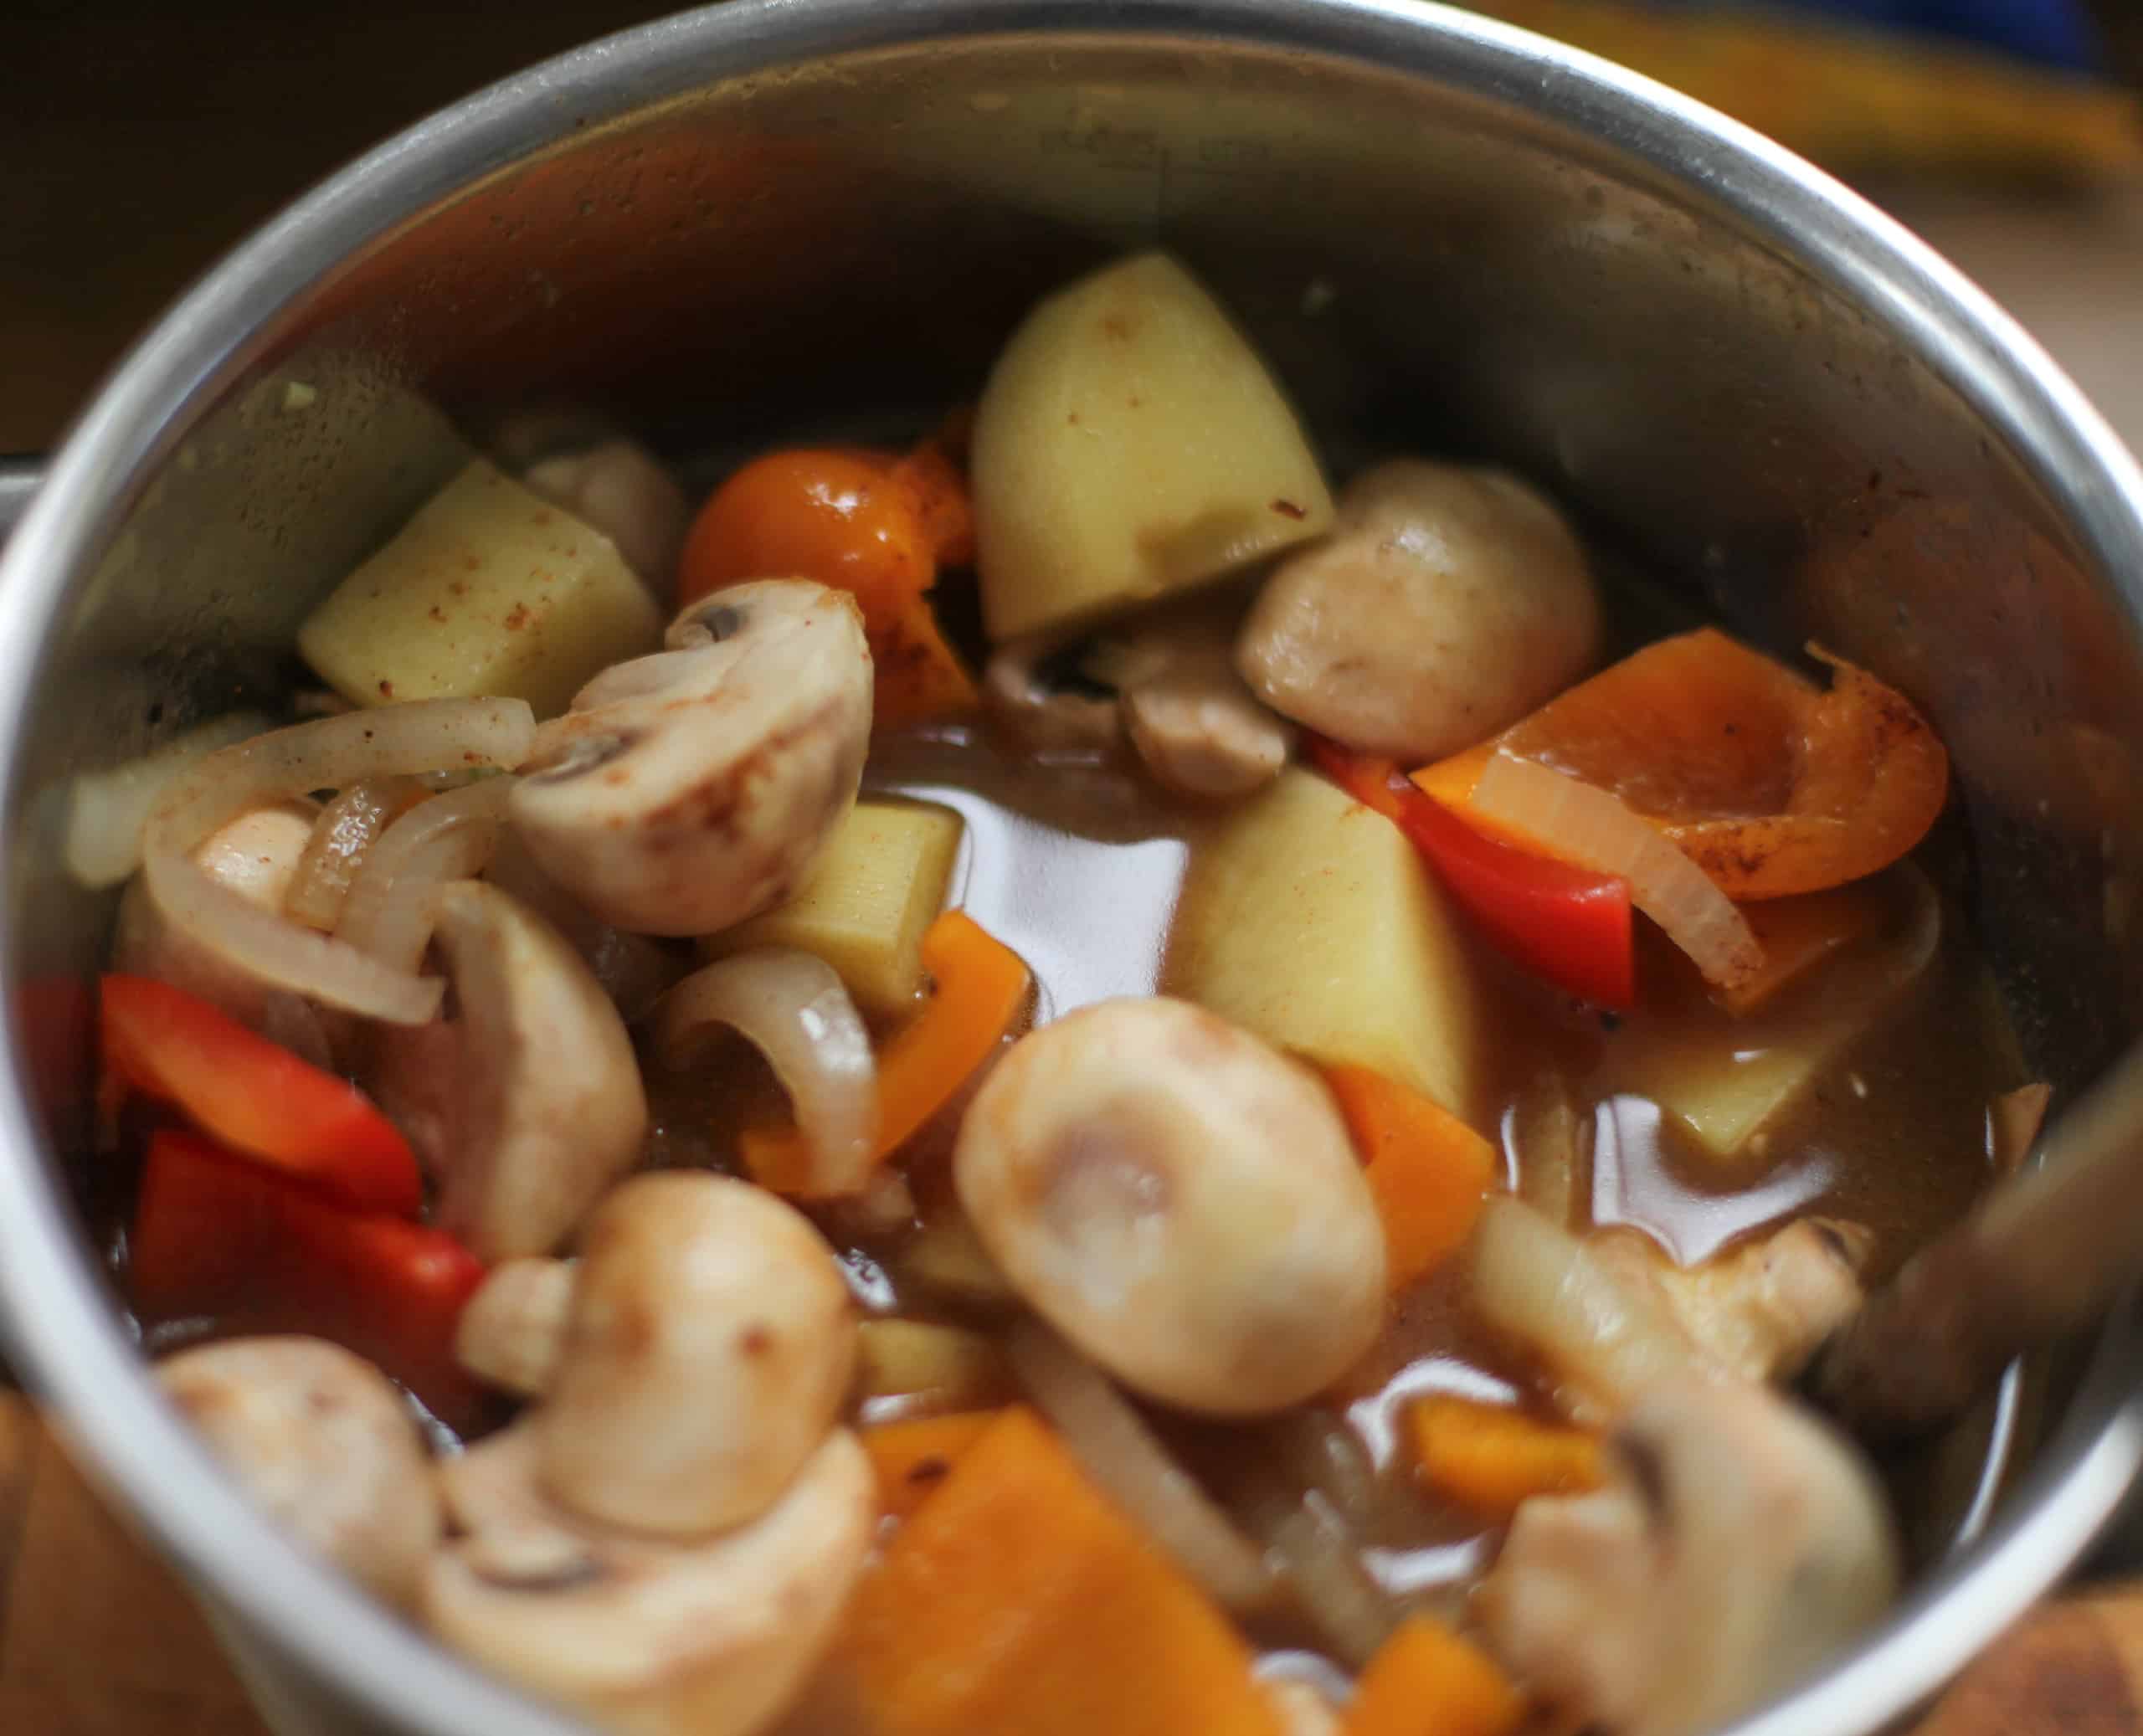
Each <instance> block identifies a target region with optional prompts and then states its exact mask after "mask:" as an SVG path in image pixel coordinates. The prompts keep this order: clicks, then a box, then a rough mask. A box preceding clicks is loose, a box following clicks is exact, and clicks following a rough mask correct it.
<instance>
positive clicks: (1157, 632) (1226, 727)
mask: <svg viewBox="0 0 2143 1736" xmlns="http://www.w3.org/2000/svg"><path fill="white" fill-rule="evenodd" d="M1239 613H1240V608H1239V605H1226V604H1224V605H1222V606H1221V607H1218V608H1215V607H1214V606H1212V605H1210V604H1201V605H1200V606H1199V607H1198V608H1196V609H1190V610H1185V609H1174V610H1170V611H1169V612H1167V613H1166V614H1164V615H1162V616H1160V617H1159V618H1158V619H1155V620H1154V622H1153V623H1152V624H1149V626H1147V627H1146V628H1144V629H1142V630H1140V631H1138V632H1137V633H1135V634H1133V636H1132V639H1131V641H1130V644H1129V646H1128V652H1127V655H1126V656H1125V657H1124V659H1123V676H1122V679H1121V680H1119V681H1118V683H1117V688H1118V693H1119V694H1120V696H1121V701H1120V703H1121V706H1122V710H1123V727H1124V732H1125V733H1126V734H1127V735H1128V736H1129V737H1130V738H1131V745H1132V746H1133V747H1135V748H1137V749H1138V757H1139V758H1140V759H1142V760H1143V761H1144V762H1145V763H1146V769H1147V770H1148V771H1149V772H1150V773H1152V774H1153V776H1154V781H1155V782H1156V783H1159V784H1160V785H1161V786H1162V788H1164V789H1169V790H1173V791H1174V793H1175V794H1178V795H1182V796H1190V797H1191V798H1193V799H1200V800H1215V799H1233V798H1236V797H1241V796H1246V795H1248V794H1251V792H1252V791H1253V790H1257V789H1259V788H1262V787H1263V786H1264V785H1266V784H1267V783H1271V782H1272V780H1273V779H1274V778H1277V777H1278V776H1279V775H1280V768H1281V767H1282V766H1284V765H1285V764H1287V754H1288V751H1289V750H1290V749H1291V748H1292V747H1293V745H1294V740H1295V731H1294V727H1293V726H1292V724H1289V723H1288V722H1286V721H1285V720H1284V719H1282V718H1281V717H1280V716H1277V715H1276V714H1275V713H1273V712H1272V711H1267V709H1266V708H1265V707H1264V706H1262V705H1261V704H1259V703H1258V701H1257V696H1255V695H1254V694H1252V693H1251V691H1250V689H1249V687H1248V686H1246V685H1245V683H1244V681H1243V678H1242V677H1241V675H1239V674H1237V673H1236V667H1235V661H1234V640H1235V637H1236V622H1237V619H1238V616H1239Z"/></svg>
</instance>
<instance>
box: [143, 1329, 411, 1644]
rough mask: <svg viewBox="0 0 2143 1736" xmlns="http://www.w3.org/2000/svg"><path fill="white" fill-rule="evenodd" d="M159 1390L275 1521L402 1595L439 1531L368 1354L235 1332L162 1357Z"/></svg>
mask: <svg viewBox="0 0 2143 1736" xmlns="http://www.w3.org/2000/svg"><path fill="white" fill-rule="evenodd" d="M157 1379H158V1381H159V1382H161V1383H162V1386H163V1389H164V1391H165V1393H166V1394H167V1395H168V1396H169V1397H170V1399H171V1400H172V1403H173V1404H174V1405H177V1407H178V1408H179V1409H180V1410H182V1411H183V1412H184V1413H185V1415H186V1417H187V1420H188V1421H189V1422H191V1423H192V1424H193V1426H194V1427H195V1428H196V1429H198V1430H199V1431H200V1432H201V1435H202V1436H203V1439H205V1440H206V1441H207V1442H208V1446H209V1448H210V1450H211V1451H213V1452H214V1453H215V1455H216V1456H217V1457H218V1458H219V1459H221V1460H222V1461H224V1464H225V1465H226V1466H228V1467H229V1469H230V1471H231V1472H232V1474H233V1475H234V1476H235V1477H237V1478H238V1480H239V1482H241V1483H242V1484H244V1487H245V1488H246V1491H247V1492H248V1493H249V1494H250V1495H251V1496H252V1497H253V1498H254V1500H255V1501H256V1502H258V1503H259V1504H260V1507H262V1509H263V1510H264V1511H265V1513H267V1514H268V1516H269V1518H271V1519H273V1520H274V1521H275V1523H277V1524H278V1525H280V1526H281V1527H282V1528H284V1529H285V1530H286V1531H288V1532H290V1534H291V1535H292V1536H294V1537H295V1538H297V1540H298V1541H299V1542H300V1543H303V1544H305V1545H306V1548H308V1549H311V1550H313V1551H315V1552H316V1554H320V1555H322V1556H324V1557H326V1559H328V1560H330V1561H331V1562H333V1563H334V1564H336V1565H337V1566H338V1567H340V1568H341V1569H342V1570H343V1571H344V1572H345V1573H347V1574H349V1575H350V1576H351V1577H352V1579H356V1580H357V1581H358V1582H359V1583H360V1584H362V1585H363V1586H365V1588H366V1589H367V1590H370V1591H371V1592H373V1594H374V1595H377V1596H378V1597H382V1598H384V1599H386V1600H388V1602H390V1603H393V1604H396V1605H406V1604H408V1603H409V1602H410V1601H412V1600H413V1599H414V1596H415V1595H416V1590H417V1585H418V1581H419V1576H420V1575H421V1574H422V1573H423V1571H424V1561H425V1558H426V1557H427V1556H428V1555H429V1553H430V1551H431V1549H432V1547H433V1545H434V1543H436V1542H437V1541H438V1538H439V1497H438V1496H437V1494H436V1493H435V1492H434V1490H433V1487H432V1481H431V1474H430V1467H429V1464H428V1463H427V1461H426V1455H425V1452H424V1442H423V1441H422V1439H421V1438H420V1437H419V1435H418V1433H417V1427H416V1424H415V1422H414V1420H413V1419H412V1418H411V1416H410V1415H409V1405H407V1404H406V1403H405V1402H404V1401H403V1398H402V1395H401V1394H399V1393H398V1392H396V1391H395V1389H394V1388H393V1386H392V1385H391V1384H389V1383H388V1379H387V1378H386V1376H384V1375H383V1374H381V1373H380V1372H379V1371H378V1369H375V1368H373V1366H372V1364H370V1363H367V1362H365V1361H362V1360H361V1359H360V1358H357V1357H355V1356H352V1354H351V1353H349V1352H348V1351H347V1350H344V1349H342V1348H340V1347H339V1346H337V1345H334V1344H330V1343H326V1342H324V1341H323V1340H321V1339H319V1338H233V1339H229V1340H227V1341H225V1342H224V1343H215V1344H204V1345H202V1346H200V1347H198V1348H195V1349H192V1350H182V1351H181V1352H179V1353H178V1354H177V1355H176V1356H172V1357H169V1358H166V1359H165V1360H164V1361H163V1362H162V1364H158V1366H157Z"/></svg>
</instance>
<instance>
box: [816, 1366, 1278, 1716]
mask: <svg viewBox="0 0 2143 1736" xmlns="http://www.w3.org/2000/svg"><path fill="white" fill-rule="evenodd" d="M824 1673H825V1676H826V1677H829V1678H830V1684H831V1685H832V1687H833V1689H834V1692H836V1693H837V1694H845V1695H846V1696H847V1697H849V1698H850V1700H851V1707H852V1711H853V1714H854V1715H853V1717H852V1718H851V1719H850V1721H849V1722H848V1723H844V1724H843V1725H842V1726H841V1728H856V1729H858V1730H868V1731H871V1732H872V1733H873V1736H1101V1733H1103V1732H1106V1733H1107V1736H1187V1733H1190V1732H1196V1733H1197V1736H1281V1733H1280V1726H1279V1719H1278V1717H1277V1714H1276V1713H1275V1712H1274V1711H1273V1710H1272V1707H1271V1706H1270V1705H1269V1704H1268V1703H1267V1701H1266V1699H1265V1697H1264V1696H1263V1695H1262V1693H1261V1692H1260V1691H1259V1689H1258V1687H1257V1682H1255V1680H1253V1679H1252V1677H1251V1655H1250V1648H1249V1647H1248V1646H1246V1644H1245V1643H1244V1641H1243V1640H1242V1638H1241V1636H1240V1635H1238V1634H1237V1633H1236V1630H1235V1628H1234V1627H1233V1626H1231V1624H1230V1622H1229V1621H1228V1620H1227V1618H1226V1616H1225V1615H1222V1614H1221V1612H1220V1611H1219V1610H1217V1609H1215V1607H1214V1606H1213V1605H1212V1604H1211V1603H1210V1602H1209V1601H1208V1600H1207V1599H1206V1597H1205V1594H1204V1593H1203V1592H1201V1591H1200V1590H1199V1589H1198V1588H1197V1587H1196V1586H1195V1584H1192V1583H1191V1581H1190V1579H1189V1578H1188V1577H1187V1576H1186V1575H1185V1574H1184V1572H1183V1571H1182V1569H1179V1568H1178V1567H1177V1566H1176V1565H1175V1564H1174V1562H1173V1561H1171V1560H1170V1559H1169V1558H1168V1557H1167V1556H1165V1555H1164V1554H1162V1553H1161V1551H1160V1550H1159V1549H1158V1548H1157V1547H1156V1546H1155V1545H1154V1543H1152V1542H1151V1541H1150V1540H1149V1538H1147V1537H1146V1536H1145V1535H1144V1534H1143V1533H1141V1532H1140V1531H1139V1530H1138V1528H1136V1527H1134V1526H1133V1524H1132V1523H1131V1522H1130V1521H1129V1520H1128V1519H1126V1518H1124V1517H1123V1515H1122V1514H1121V1513H1118V1511H1117V1510H1116V1509H1115V1507H1112V1506H1111V1505H1110V1504H1109V1502H1107V1500H1106V1499H1105V1498H1104V1497H1102V1495H1101V1493H1100V1492H1098V1491H1097V1489H1096V1488H1095V1487H1094V1486H1093V1484H1092V1482H1089V1481H1088V1480H1087V1476H1086V1473H1085V1472H1084V1471H1082V1470H1081V1469H1080V1468H1079V1466H1078V1465H1077V1463H1076V1462H1075V1461H1073V1459H1072V1456H1071V1454H1070V1453H1069V1452H1067V1451H1066V1450H1065V1448H1064V1447H1063V1446H1062V1445H1061V1443H1060V1442H1059V1441H1057V1439H1056V1436H1053V1435H1052V1434H1051V1433H1050V1431H1049V1430H1047V1429H1046V1427H1044V1426H1043V1425H1042V1424H1041V1422H1040V1421H1039V1420H1036V1416H1035V1415H1034V1413H1033V1412H1032V1411H1030V1410H1027V1409H1025V1407H1024V1406H1015V1408H1014V1409H1012V1410H1008V1411H1006V1412H1005V1414H1004V1415H1002V1416H1000V1418H999V1419H998V1420H997V1421H995V1422H994V1423H993V1424H992V1425H990V1427H989V1429H988V1430H986V1431H985V1432H984V1434H983V1436H981V1438H980V1439H979V1440H978V1441H975V1442H974V1444H973V1445H972V1446H970V1447H969V1449H968V1450H967V1451H966V1452H965V1453H964V1455H963V1456H961V1458H960V1460H959V1461H958V1463H957V1464H956V1465H955V1466H953V1471H952V1474H951V1475H950V1476H949V1477H947V1478H946V1479H945V1481H944V1482H943V1485H942V1486H941V1487H939V1488H938V1491H937V1492H936V1493H935V1494H933V1495H932V1496H931V1497H930V1498H929V1499H928V1501H926V1502H923V1503H922V1506H921V1507H919V1508H918V1509H917V1512H916V1513H915V1516H914V1517H913V1518H911V1519H910V1520H909V1521H908V1522H907V1523H906V1524H905V1525H903V1526H902V1527H901V1528H900V1529H899V1530H898V1531H897V1532H896V1533H894V1535H893V1538H892V1542H890V1543H887V1544H886V1548H885V1553H884V1554H883V1555H882V1556H881V1559H880V1560H879V1562H878V1564H877V1566H876V1568H875V1569H872V1570H871V1571H869V1572H867V1573H866V1575H865V1577H864V1579H863V1582H862V1584H860V1585H859V1586H858V1587H857V1588H856V1596H855V1599H854V1600H853V1601H852V1602H851V1605H850V1606H849V1611H848V1616H847V1620H846V1623H845V1628H844V1630H843V1631H842V1633H841V1635H840V1637H839V1638H838V1639H837V1640H836V1641H835V1644H834V1646H833V1648H832V1651H831V1653H830V1656H828V1658H827V1659H826V1661H825V1666H824Z"/></svg>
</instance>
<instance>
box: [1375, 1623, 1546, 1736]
mask: <svg viewBox="0 0 2143 1736" xmlns="http://www.w3.org/2000/svg"><path fill="white" fill-rule="evenodd" d="M1524 1717H1525V1702H1524V1699H1523V1698H1522V1697H1520V1696H1519V1692H1518V1690H1517V1689H1516V1688H1515V1687H1513V1686H1512V1685H1511V1682H1510V1678H1509V1677H1507V1676H1505V1675H1504V1674H1503V1672H1502V1670H1500V1669H1499V1668H1498V1667H1497V1666H1496V1664H1495V1662H1494V1661H1493V1659H1491V1658H1490V1657H1489V1656H1488V1654H1487V1653H1486V1652H1484V1651H1481V1650H1480V1649H1479V1648H1478V1647H1477V1646H1472V1645H1471V1644H1469V1643H1468V1642H1467V1641H1464V1640H1462V1639H1461V1638H1460V1637H1459V1636H1457V1634H1455V1633H1453V1632H1452V1631H1451V1630H1450V1629H1449V1628H1447V1627H1446V1626H1444V1625H1443V1624H1442V1622H1440V1621H1437V1620H1434V1619H1433V1618H1431V1617H1430V1616H1427V1615H1409V1616H1408V1617H1407V1618H1406V1620H1404V1621H1402V1622H1400V1624H1399V1626H1398V1627H1397V1628H1396V1629H1395V1631H1393V1633H1392V1636H1391V1637H1390V1639H1388V1640H1386V1641H1385V1642H1384V1644H1383V1645H1382V1646H1380V1647H1379V1648H1378V1651H1377V1654H1376V1656H1375V1657H1373V1658H1371V1659H1370V1662H1369V1667H1368V1668H1366V1669H1365V1670H1364V1671H1363V1672H1362V1677H1361V1680H1360V1681H1359V1682H1357V1683H1355V1685H1354V1704H1353V1705H1351V1706H1349V1708H1347V1721H1346V1723H1344V1725H1343V1726H1342V1727H1341V1728H1342V1730H1343V1732H1344V1736H1508V1733H1509V1732H1511V1731H1513V1730H1514V1729H1516V1728H1518V1726H1519V1723H1520V1722H1521V1721H1523V1719H1524Z"/></svg>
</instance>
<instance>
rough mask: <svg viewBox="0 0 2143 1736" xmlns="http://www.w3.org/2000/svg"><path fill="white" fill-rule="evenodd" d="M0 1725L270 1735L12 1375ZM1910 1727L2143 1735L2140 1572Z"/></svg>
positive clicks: (1, 1537) (2000, 1659) (2058, 1621)
mask: <svg viewBox="0 0 2143 1736" xmlns="http://www.w3.org/2000/svg"><path fill="white" fill-rule="evenodd" d="M0 1732H4V1733H5V1736H268V1732H267V1729H266V1727H265V1725H263V1724H262V1723H261V1722H260V1719H259V1718H258V1717H256V1716H255V1715H254V1712H253V1709H252V1708H251V1707H250V1706H249V1705H248V1704H247V1703H246V1699H245V1696H244V1692H242V1691H241V1690H240V1688H239V1685H238V1682H237V1681H236V1680H235V1679H234V1677H233V1676H232V1675H231V1672H230V1670H229V1667H228V1666H227V1665H226V1664H225V1663H224V1661H223V1656H222V1654H221V1653H220V1652H219V1651H218V1650H217V1648H216V1643H215V1641H214V1640H213V1638H212V1637H211V1636H210V1635H209V1633H208V1628H207V1626H206V1625H205V1624H204V1623H203V1621H202V1620H201V1617H200V1615H198V1613H197V1612H196V1610H194V1608H193V1605H192V1604H191V1603H190V1602H189V1601H188V1599H187V1596H186V1594H185V1593H184V1592H183V1591H182V1590H180V1588H179V1585H178V1583H177V1580H176V1579H173V1578H172V1575H171V1574H170V1573H169V1572H168V1571H167V1570H166V1569H164V1568H163V1566H162V1564H160V1563H158V1562H157V1560H156V1559H155V1558H154V1557H153V1556H152V1555H151V1554H149V1553H148V1552H147V1551H146V1549H143V1548H142V1547H141V1544H140V1543H137V1542H136V1540H135V1539H134V1538H133V1537H132V1536H131V1534H130V1533H128V1532H127V1531H126V1530H125V1529H124V1528H122V1527H121V1525H120V1524H119V1523H117V1522H116V1521H115V1520H114V1519H113V1518H111V1516H110V1514H109V1513H106V1512H105V1509H104V1507H103V1506H102V1505H101V1504H100V1502H98V1500H97V1499H96V1497H95V1496H94V1495H92V1494H91V1493H90V1491H89V1489H88V1487H86V1486H85V1484H84V1482H83V1481H82V1479H81V1477H80V1475H79V1474H77V1472H76V1471H75V1468H74V1467H73V1466H71V1465H70V1464H69V1462H68V1461H67V1458H66V1456H65V1455H64V1454H63V1453H62V1452H61V1451H59V1447H58V1446H57V1445H55V1444H54V1441H53V1439H52V1436H50V1435H49V1433H48V1432H47V1431H46V1430H45V1429H44V1425H42V1424H41V1423H40V1422H39V1420H38V1418H37V1416H36V1414H35V1413H34V1412H33V1410H31V1408H30V1406H29V1405H28V1403H26V1402H25V1401H24V1400H23V1399H22V1398H21V1397H19V1396H18V1394H13V1393H12V1392H8V1391H4V1390H0ZM1914 1736H2143V1585H2130V1586H2125V1587H2118V1588H2113V1589H2110V1590H2099V1591H2094V1592H2093V1593H2091V1594H2089V1595H2084V1596H2079V1597H2076V1598H2073V1599H2069V1600H2064V1601H2063V1602H2059V1603H2056V1604H2052V1605H2048V1606H2047V1607H2046V1608H2044V1609H2042V1610H2039V1611H2038V1613H2037V1614H2036V1615H2033V1617H2032V1618H2031V1619H2030V1620H2027V1621H2026V1622H2025V1623H2024V1624H2023V1626H2021V1627H2020V1628H2019V1629H2017V1631H2016V1632H2015V1633H2013V1634H2012V1635H2011V1636H2009V1638H2008V1639H2007V1640H2006V1641H2004V1642H2003V1643H2002V1645H2000V1646H1997V1647H1996V1648H1995V1649H1994V1650H1993V1651H1990V1652H1989V1653H1988V1654H1987V1655H1986V1656H1985V1657H1983V1658H1981V1660H1980V1661H1979V1662H1978V1663H1977V1664H1976V1665H1975V1666H1974V1667H1972V1668H1971V1670H1970V1671H1969V1672H1966V1676H1965V1677H1964V1679H1963V1680H1962V1681H1961V1682H1959V1683H1958V1684H1957V1686H1956V1687H1955V1688H1954V1689H1953V1690H1952V1691H1951V1692H1950V1694H1949V1695H1948V1697H1946V1698H1945V1699H1944V1700H1943V1702H1942V1703H1940V1705H1938V1706H1937V1707H1936V1708H1935V1710H1934V1712H1933V1713H1931V1714H1930V1717H1929V1718H1927V1720H1926V1721H1925V1723H1923V1724H1921V1726H1920V1727H1919V1729H1918V1730H1917V1731H1916V1732H1915V1733H1914Z"/></svg>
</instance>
